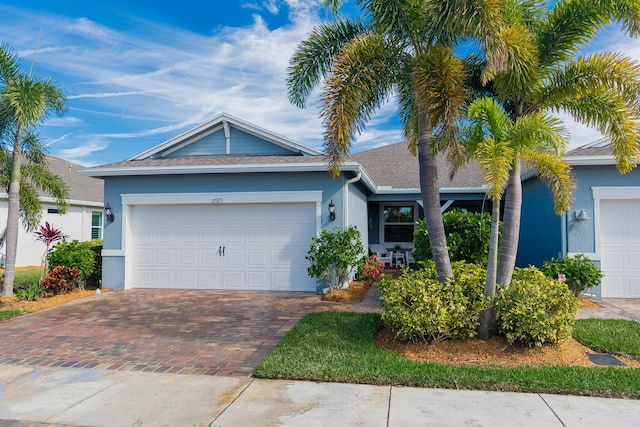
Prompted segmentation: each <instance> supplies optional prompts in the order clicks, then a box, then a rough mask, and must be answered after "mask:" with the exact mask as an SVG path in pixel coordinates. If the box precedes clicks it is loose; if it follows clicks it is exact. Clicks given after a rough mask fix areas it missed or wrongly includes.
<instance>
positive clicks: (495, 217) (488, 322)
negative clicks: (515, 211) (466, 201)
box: [478, 198, 500, 340]
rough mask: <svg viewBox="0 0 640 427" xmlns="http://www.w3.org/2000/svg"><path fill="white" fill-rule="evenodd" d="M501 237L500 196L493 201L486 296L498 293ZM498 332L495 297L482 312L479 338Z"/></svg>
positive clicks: (485, 286) (485, 287) (483, 338)
mask: <svg viewBox="0 0 640 427" xmlns="http://www.w3.org/2000/svg"><path fill="white" fill-rule="evenodd" d="M499 237H500V198H497V199H496V200H494V201H493V202H492V208H491V237H490V238H489V259H488V262H487V279H486V281H485V283H484V296H485V297H493V296H495V294H496V283H497V281H496V280H497V272H498V238H499ZM497 333H498V325H497V322H496V313H495V307H494V305H493V299H492V300H491V303H490V305H489V306H488V307H486V308H485V309H484V310H482V312H481V313H480V326H479V327H478V338H480V339H481V340H488V339H489V337H491V335H495V334H497Z"/></svg>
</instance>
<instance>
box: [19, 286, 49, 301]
mask: <svg viewBox="0 0 640 427" xmlns="http://www.w3.org/2000/svg"><path fill="white" fill-rule="evenodd" d="M13 291H14V293H15V294H16V299H17V300H18V301H22V300H23V299H24V300H27V301H37V300H38V299H39V298H41V297H42V296H43V295H44V294H45V288H44V286H43V285H42V284H41V283H40V282H38V283H32V284H31V285H29V286H26V287H22V288H20V289H15V288H14V289H13Z"/></svg>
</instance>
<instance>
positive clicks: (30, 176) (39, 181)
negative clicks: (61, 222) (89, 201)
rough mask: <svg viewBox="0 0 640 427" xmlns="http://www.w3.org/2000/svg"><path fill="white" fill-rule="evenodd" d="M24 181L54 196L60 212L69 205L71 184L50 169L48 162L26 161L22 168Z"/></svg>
mask: <svg viewBox="0 0 640 427" xmlns="http://www.w3.org/2000/svg"><path fill="white" fill-rule="evenodd" d="M21 171H22V176H23V180H22V181H23V182H24V181H28V182H29V183H30V184H31V185H32V186H33V187H34V188H35V189H37V190H40V191H42V192H43V193H45V194H47V195H49V196H51V197H53V198H54V199H55V201H56V205H57V206H58V209H59V210H60V212H62V213H64V212H65V211H66V209H67V207H68V204H69V203H68V200H67V199H68V198H69V186H68V185H67V184H66V183H65V182H64V180H63V179H62V178H61V177H60V176H59V175H56V174H55V173H53V172H51V171H50V170H49V167H48V166H47V164H46V163H44V164H42V163H30V162H25V163H24V164H23V165H22V168H21Z"/></svg>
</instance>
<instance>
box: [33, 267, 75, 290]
mask: <svg viewBox="0 0 640 427" xmlns="http://www.w3.org/2000/svg"><path fill="white" fill-rule="evenodd" d="M81 276H82V274H81V273H80V270H78V269H77V268H74V267H67V266H64V265H59V266H57V267H56V268H54V269H53V270H51V271H50V272H49V274H47V277H45V278H44V279H42V281H41V282H40V283H42V286H44V288H45V289H46V290H47V291H50V292H52V293H53V294H54V295H58V294H64V293H65V292H67V291H68V290H70V289H73V288H74V287H77V286H79V285H80V282H81Z"/></svg>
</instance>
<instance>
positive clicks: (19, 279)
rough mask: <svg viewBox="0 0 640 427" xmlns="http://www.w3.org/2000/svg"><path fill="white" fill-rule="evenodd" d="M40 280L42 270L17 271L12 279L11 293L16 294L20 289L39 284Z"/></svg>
mask: <svg viewBox="0 0 640 427" xmlns="http://www.w3.org/2000/svg"><path fill="white" fill-rule="evenodd" d="M3 279H4V277H3ZM40 279H42V270H41V269H39V268H33V269H29V270H18V271H16V275H15V277H14V279H13V292H14V293H16V294H17V293H18V291H19V290H21V289H26V288H28V287H30V286H33V285H34V284H36V285H37V284H40Z"/></svg>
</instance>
